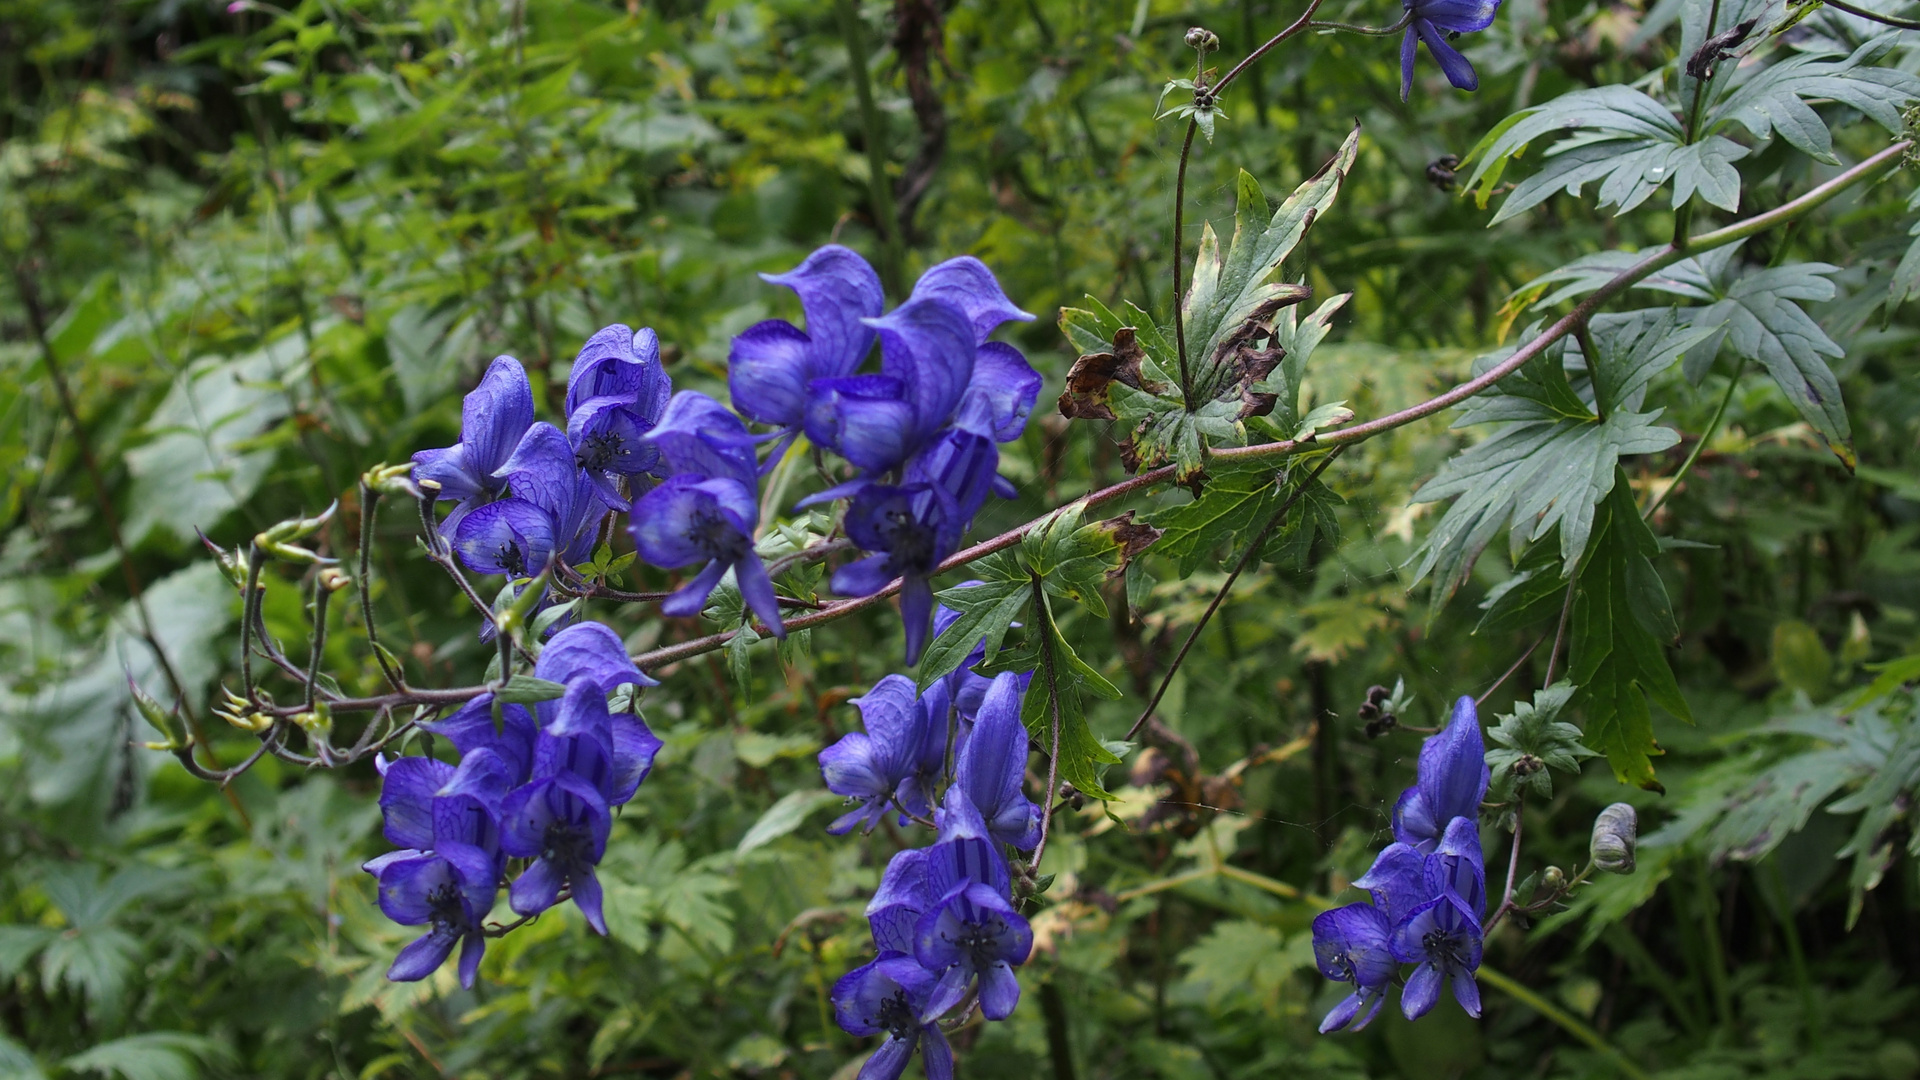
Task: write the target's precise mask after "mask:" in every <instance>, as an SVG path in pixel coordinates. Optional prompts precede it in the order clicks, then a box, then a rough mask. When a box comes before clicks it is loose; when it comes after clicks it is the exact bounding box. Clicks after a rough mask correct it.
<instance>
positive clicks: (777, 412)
mask: <svg viewBox="0 0 1920 1080" xmlns="http://www.w3.org/2000/svg"><path fill="white" fill-rule="evenodd" d="M760 279H761V280H762V281H765V282H767V283H768V284H770V285H784V286H786V287H787V288H789V289H792V290H793V291H794V292H796V293H798V294H799V295H800V309H801V310H802V311H803V312H805V313H806V321H807V328H806V330H805V331H802V330H800V329H799V328H798V327H796V326H794V325H793V324H792V323H790V322H787V321H786V320H785V319H769V320H767V321H766V322H761V323H755V324H754V325H752V326H750V327H748V328H747V329H746V330H745V331H743V332H742V333H741V334H740V335H739V336H738V337H736V338H734V339H733V346H732V349H731V350H730V351H729V353H728V356H727V391H728V393H729V395H730V396H731V397H732V399H733V404H734V407H735V408H737V409H739V410H740V411H741V412H742V413H744V414H746V416H748V417H749V418H751V419H753V420H757V421H759V422H760V423H763V424H772V425H774V426H775V427H779V428H782V429H785V430H786V431H787V432H788V433H791V432H793V431H797V430H798V429H799V427H800V425H801V423H802V422H804V421H805V419H806V412H807V398H808V394H809V389H808V388H809V386H811V384H812V383H813V380H815V379H834V378H840V377H842V376H846V375H851V374H852V373H853V372H854V370H855V369H856V368H858V367H859V366H860V362H861V361H862V360H864V359H866V356H867V352H868V350H870V349H871V348H872V347H873V330H872V328H871V327H869V326H867V325H866V323H865V320H867V319H869V318H872V317H874V316H876V315H879V314H880V312H881V309H882V308H883V307H884V305H885V296H884V294H883V293H882V291H881V288H880V275H878V274H876V273H874V272H873V267H871V266H869V265H867V261H866V260H865V259H863V258H861V257H860V256H859V255H857V254H855V253H854V252H852V251H850V250H848V249H847V248H844V247H841V246H840V245H838V244H828V245H827V246H826V247H823V248H820V249H819V250H817V251H815V252H814V253H813V254H811V255H809V256H807V259H806V261H805V262H803V263H801V264H800V265H799V266H798V267H795V268H794V269H793V270H791V271H789V272H787V273H785V274H762V275H760ZM774 456H775V457H776V458H777V457H778V456H779V455H778V454H777V453H776V454H775V455H774Z"/></svg>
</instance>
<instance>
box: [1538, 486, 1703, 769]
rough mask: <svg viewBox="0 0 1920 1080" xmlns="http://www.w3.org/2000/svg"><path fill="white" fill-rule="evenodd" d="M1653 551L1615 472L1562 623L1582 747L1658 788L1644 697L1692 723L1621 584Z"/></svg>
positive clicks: (1661, 648) (1661, 649)
mask: <svg viewBox="0 0 1920 1080" xmlns="http://www.w3.org/2000/svg"><path fill="white" fill-rule="evenodd" d="M1659 551H1660V546H1659V543H1658V542H1657V541H1656V540H1655V539H1654V536H1653V533H1652V532H1651V531H1650V530H1649V529H1648V528H1647V526H1646V523H1645V522H1643V521H1641V520H1640V512H1639V509H1638V508H1637V507H1635V506H1634V503H1633V496H1632V494H1631V493H1630V492H1629V490H1628V488H1627V484H1626V478H1625V477H1624V476H1622V477H1620V478H1619V481H1618V482H1617V483H1616V484H1615V485H1614V488H1613V491H1612V492H1611V494H1609V495H1608V497H1607V499H1606V500H1605V502H1604V503H1602V504H1601V506H1600V511H1599V513H1598V515H1597V516H1596V518H1595V521H1594V526H1593V540H1592V544H1591V547H1590V549H1589V551H1588V554H1587V558H1586V560H1585V561H1584V562H1583V563H1582V565H1581V566H1580V569H1579V576H1578V583H1577V585H1576V586H1575V588H1574V594H1573V614H1572V618H1571V620H1570V622H1569V627H1568V629H1569V640H1570V648H1569V651H1570V656H1569V663H1568V668H1569V670H1568V673H1567V674H1568V678H1570V679H1572V680H1573V682H1574V683H1575V684H1577V685H1578V686H1579V687H1580V693H1579V702H1580V704H1581V706H1582V707H1583V709H1584V710H1585V713H1586V720H1587V724H1586V742H1587V745H1588V746H1591V747H1593V748H1594V749H1596V750H1599V751H1601V752H1602V753H1604V754H1606V756H1607V763H1608V764H1609V765H1611V766H1613V773H1614V776H1615V777H1617V778H1618V779H1619V780H1620V781H1621V782H1623V783H1631V784H1636V785H1638V786H1640V787H1643V788H1646V789H1648V790H1651V791H1662V790H1664V789H1663V788H1662V787H1661V786H1660V784H1659V782H1658V781H1656V780H1655V779H1654V773H1653V761H1652V758H1653V757H1654V756H1655V755H1658V754H1660V753H1662V752H1663V751H1662V750H1661V749H1660V746H1659V743H1657V742H1656V741H1655V740H1654V735H1653V716H1652V713H1651V712H1650V711H1649V709H1648V708H1647V700H1648V699H1651V700H1653V701H1654V702H1657V703H1658V704H1659V705H1660V706H1661V707H1662V708H1664V709H1666V710H1667V711H1668V712H1671V713H1673V714H1674V715H1675V716H1677V717H1679V718H1680V719H1682V720H1684V721H1686V722H1687V723H1692V722H1693V714H1692V713H1691V712H1690V711H1689V710H1688V708H1687V703H1686V699H1684V698H1682V697H1681V696H1680V687H1679V685H1678V684H1677V683H1675V682H1674V678H1673V671H1672V669H1671V668H1670V667H1668V665H1667V657H1666V652H1665V643H1664V642H1662V641H1661V640H1660V639H1659V638H1656V637H1655V636H1654V635H1653V634H1652V633H1651V632H1649V631H1648V630H1647V628H1646V626H1645V625H1643V624H1642V622H1641V619H1640V617H1639V616H1638V615H1637V614H1636V613H1635V612H1634V597H1633V594H1632V591H1631V590H1630V589H1629V587H1628V579H1629V576H1630V575H1631V574H1632V573H1633V570H1632V569H1631V567H1632V564H1633V563H1635V562H1636V561H1639V562H1645V561H1647V560H1648V559H1650V558H1651V557H1652V556H1654V555H1657V554H1659Z"/></svg>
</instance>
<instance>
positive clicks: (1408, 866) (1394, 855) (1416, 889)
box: [1354, 844, 1434, 923]
mask: <svg viewBox="0 0 1920 1080" xmlns="http://www.w3.org/2000/svg"><path fill="white" fill-rule="evenodd" d="M1354 884H1355V885H1357V886H1359V887H1360V888H1362V889H1365V890H1367V891H1368V892H1370V893H1372V894H1373V902H1374V903H1375V904H1376V905H1378V906H1379V908H1380V910H1381V911H1383V912H1385V913H1386V918H1387V922H1388V923H1396V922H1399V921H1400V920H1401V919H1403V918H1406V915H1407V912H1409V911H1412V910H1413V909H1414V908H1416V907H1418V906H1420V905H1421V904H1424V903H1426V902H1427V901H1428V900H1431V899H1433V897H1434V892H1433V890H1432V889H1430V888H1428V886H1427V857H1426V856H1425V855H1422V854H1420V851H1419V849H1417V848H1415V847H1412V846H1411V845H1408V844H1389V845H1387V848H1386V850H1385V851H1382V852H1381V853H1380V854H1379V856H1378V857H1376V858H1375V859H1374V860H1373V866H1372V867H1371V868H1370V869H1368V871H1367V872H1366V873H1365V874H1363V875H1361V877H1360V878H1359V880H1357V881H1355V882H1354Z"/></svg>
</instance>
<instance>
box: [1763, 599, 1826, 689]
mask: <svg viewBox="0 0 1920 1080" xmlns="http://www.w3.org/2000/svg"><path fill="white" fill-rule="evenodd" d="M1773 674H1774V676H1775V677H1777V678H1778V679H1779V680H1780V681H1781V682H1782V683H1784V684H1786V685H1787V686H1788V687H1790V688H1792V689H1794V690H1798V691H1800V692H1801V693H1803V694H1805V695H1807V696H1808V697H1810V698H1813V699H1815V700H1816V701H1817V700H1819V699H1820V698H1823V697H1825V696H1826V693H1827V689H1828V688H1829V687H1830V686H1831V685H1832V683H1833V655H1832V654H1831V653H1829V652H1827V646H1826V645H1825V643H1823V642H1822V641H1821V640H1820V632H1819V631H1817V630H1815V629H1814V628H1813V627H1811V626H1808V625H1807V624H1806V623H1803V622H1801V621H1800V620H1799V619H1782V620H1780V621H1779V622H1777V623H1774V624H1773Z"/></svg>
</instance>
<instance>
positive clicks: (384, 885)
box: [379, 854, 454, 926]
mask: <svg viewBox="0 0 1920 1080" xmlns="http://www.w3.org/2000/svg"><path fill="white" fill-rule="evenodd" d="M450 886H454V879H453V866H452V864H450V863H448V862H447V860H445V859H442V858H440V857H439V856H437V855H426V854H423V855H420V856H418V857H417V858H412V859H401V860H399V861H398V862H392V863H388V864H387V865H386V866H384V867H382V868H381V870H380V892H379V896H380V910H381V911H382V912H383V913H385V915H386V916H387V918H389V919H392V920H393V921H394V922H397V923H399V924H400V925H402V926H419V925H421V924H423V923H426V922H428V921H430V920H431V919H432V918H433V899H432V898H433V895H434V893H435V892H437V891H439V890H442V889H445V888H448V887H450Z"/></svg>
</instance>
